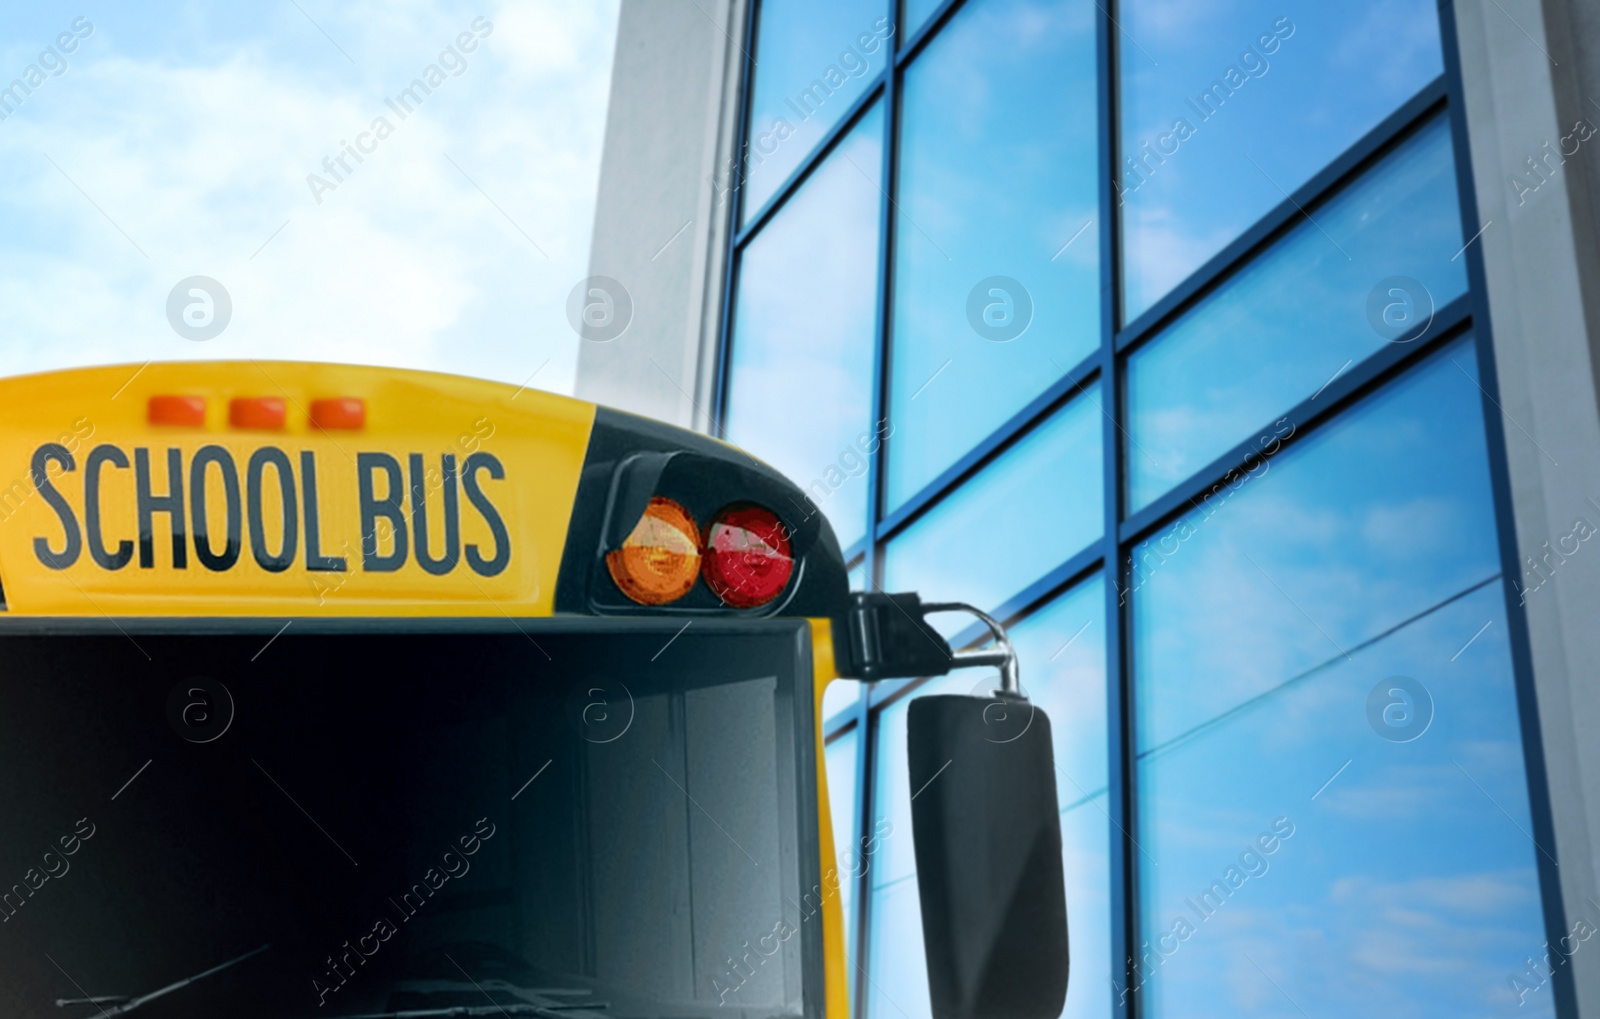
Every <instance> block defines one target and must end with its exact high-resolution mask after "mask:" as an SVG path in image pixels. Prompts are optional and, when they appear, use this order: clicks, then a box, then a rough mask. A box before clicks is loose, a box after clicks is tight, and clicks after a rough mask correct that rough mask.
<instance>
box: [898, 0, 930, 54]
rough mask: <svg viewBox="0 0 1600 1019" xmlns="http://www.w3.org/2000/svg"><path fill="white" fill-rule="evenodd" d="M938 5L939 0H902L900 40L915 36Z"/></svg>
mask: <svg viewBox="0 0 1600 1019" xmlns="http://www.w3.org/2000/svg"><path fill="white" fill-rule="evenodd" d="M939 3H940V0H904V2H903V3H901V5H900V9H901V11H902V12H903V13H902V14H901V17H900V31H901V33H902V40H904V39H909V38H911V37H912V36H914V35H916V34H917V29H919V28H921V27H922V23H923V22H925V21H927V20H928V16H929V15H930V14H932V13H933V12H934V11H936V10H938V9H939ZM902 45H904V42H903V41H902Z"/></svg>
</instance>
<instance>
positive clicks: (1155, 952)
mask: <svg viewBox="0 0 1600 1019" xmlns="http://www.w3.org/2000/svg"><path fill="white" fill-rule="evenodd" d="M1481 401H1482V394H1481V392H1480V390H1479V388H1478V385H1477V382H1476V372H1475V366H1474V361H1473V354H1472V348H1471V345H1470V341H1469V342H1463V343H1458V344H1455V345H1452V346H1451V347H1449V348H1447V349H1446V350H1445V351H1443V352H1441V354H1439V355H1437V356H1435V357H1433V358H1431V359H1430V360H1428V361H1427V362H1425V363H1424V364H1423V365H1421V366H1420V367H1418V368H1416V369H1414V370H1413V371H1412V372H1411V373H1410V374H1408V375H1407V376H1405V377H1403V378H1402V379H1401V380H1399V381H1398V382H1396V383H1393V384H1391V385H1389V386H1387V387H1386V388H1385V389H1383V390H1381V391H1379V392H1378V393H1377V394H1376V395H1374V396H1373V397H1370V398H1368V399H1367V400H1366V401H1364V402H1363V403H1362V404H1360V405H1358V406H1357V407H1356V408H1354V409H1353V410H1352V411H1350V412H1349V413H1348V414H1347V415H1346V416H1345V417H1343V418H1341V419H1339V420H1337V421H1335V422H1333V423H1332V424H1330V425H1329V426H1327V427H1326V428H1325V429H1324V430H1323V431H1321V432H1320V433H1319V434H1317V435H1316V436H1314V437H1311V438H1309V439H1308V440H1307V441H1306V443H1305V445H1304V446H1302V447H1300V448H1297V449H1294V450H1291V451H1288V452H1286V453H1284V454H1283V455H1282V457H1281V459H1280V460H1278V461H1275V462H1274V465H1273V468H1272V470H1271V472H1270V473H1269V474H1267V475H1265V476H1262V477H1258V478H1256V479H1253V480H1249V481H1247V482H1245V483H1244V484H1243V485H1241V487H1240V489H1239V491H1238V492H1237V493H1235V494H1233V495H1232V496H1231V497H1230V498H1229V499H1228V501H1227V502H1226V503H1224V504H1222V505H1221V506H1220V507H1219V508H1217V509H1216V510H1215V512H1214V513H1213V514H1212V515H1211V516H1210V517H1209V518H1202V517H1201V516H1200V515H1199V514H1198V513H1197V514H1194V515H1192V516H1191V517H1190V518H1188V523H1189V525H1190V526H1189V527H1187V528H1185V529H1184V530H1183V532H1182V533H1178V532H1174V533H1173V534H1172V535H1171V539H1172V540H1171V541H1170V542H1169V543H1168V545H1167V546H1166V547H1165V548H1164V549H1162V551H1161V552H1159V553H1158V555H1162V554H1164V559H1162V560H1161V561H1159V562H1157V561H1156V560H1155V559H1152V560H1151V562H1150V563H1149V568H1150V569H1152V570H1154V572H1152V573H1149V574H1148V575H1146V576H1144V577H1143V578H1142V580H1141V578H1139V577H1138V573H1137V570H1138V564H1137V562H1136V565H1135V570H1136V574H1135V578H1136V583H1138V584H1139V586H1138V589H1137V590H1136V591H1135V592H1134V596H1133V597H1134V601H1133V610H1134V611H1133V626H1134V634H1133V637H1134V640H1133V661H1134V664H1135V666H1136V675H1135V683H1136V687H1135V689H1136V696H1135V701H1136V704H1137V705H1138V725H1137V734H1138V740H1137V755H1138V765H1137V782H1138V788H1139V790H1140V799H1139V845H1140V853H1141V856H1140V858H1139V863H1140V868H1139V872H1140V875H1141V887H1142V894H1141V920H1140V922H1141V928H1140V939H1141V947H1140V963H1139V975H1138V982H1137V986H1138V988H1139V991H1138V993H1139V995H1140V997H1141V998H1142V1000H1143V1002H1144V1006H1145V1008H1146V1010H1147V1014H1149V1015H1151V1016H1155V1017H1166V1016H1174V1017H1176V1016H1182V1017H1184V1019H1193V1017H1201V1019H1205V1017H1210V1016H1218V1017H1221V1016H1227V1017H1230V1019H1232V1017H1240V1016H1245V1017H1250V1016H1263V1017H1265V1016H1280V1015H1291V1014H1295V1011H1294V1009H1295V1006H1296V1005H1298V1006H1300V1007H1302V1008H1310V1009H1314V1010H1316V1011H1318V1012H1319V1014H1328V1015H1340V1016H1348V1017H1366V1016H1372V1017H1379V1016H1382V1017H1390V1016H1395V1015H1468V1014H1488V1013H1489V1012H1491V1011H1496V1010H1500V1011H1503V1010H1504V1009H1506V1008H1507V1007H1511V1006H1510V1005H1509V1004H1508V1003H1509V1002H1510V997H1509V996H1508V995H1507V987H1508V986H1509V979H1508V978H1509V977H1511V976H1513V975H1515V974H1518V973H1521V972H1522V971H1523V969H1524V961H1525V959H1526V958H1527V956H1528V954H1529V952H1530V951H1532V950H1534V949H1530V946H1534V948H1535V949H1536V948H1537V946H1539V945H1541V944H1542V943H1543V941H1544V932H1543V925H1542V917H1541V910H1540V899H1539V889H1538V880H1537V875H1536V867H1537V862H1538V854H1539V853H1541V852H1542V850H1541V849H1540V848H1539V847H1537V846H1536V845H1535V844H1534V843H1533V842H1532V840H1531V838H1530V836H1529V834H1528V833H1529V832H1531V831H1532V830H1533V829H1532V824H1531V822H1530V820H1529V804H1528V794H1527V785H1526V782H1527V779H1526V775H1525V773H1524V767H1523V756H1522V753H1523V752H1522V742H1521V738H1520V732H1519V728H1518V722H1517V705H1516V699H1515V691H1514V688H1513V677H1512V669H1511V660H1510V654H1509V651H1508V649H1507V645H1506V642H1505V637H1506V621H1505V615H1504V612H1505V593H1504V588H1503V583H1504V581H1503V579H1502V578H1501V577H1500V574H1499V569H1500V567H1499V562H1498V559H1497V554H1496V542H1495V530H1494V519H1493V510H1492V507H1491V502H1492V500H1491V493H1490V486H1489V478H1488V471H1487V463H1488V451H1487V449H1486V446H1485V438H1484V429H1483V420H1482V415H1481V411H1480V407H1481ZM1156 547H1158V548H1160V545H1159V543H1157V546H1156ZM1128 990H1129V989H1127V988H1123V989H1122V993H1127V992H1128ZM1549 1002H1550V998H1549V996H1548V995H1546V996H1545V997H1544V998H1543V999H1542V1000H1536V999H1534V998H1531V997H1530V998H1529V999H1528V1001H1527V1005H1526V1006H1525V1008H1527V1009H1529V1014H1531V1015H1539V1016H1548V1015H1551V1014H1552V1012H1551V1009H1550V1005H1549ZM1291 1003H1293V1004H1291Z"/></svg>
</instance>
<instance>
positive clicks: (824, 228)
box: [726, 110, 889, 547]
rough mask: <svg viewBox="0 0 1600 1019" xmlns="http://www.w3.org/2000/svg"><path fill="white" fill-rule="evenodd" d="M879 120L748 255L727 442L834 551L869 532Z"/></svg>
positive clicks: (877, 431) (832, 160)
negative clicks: (780, 478) (786, 488)
mask: <svg viewBox="0 0 1600 1019" xmlns="http://www.w3.org/2000/svg"><path fill="white" fill-rule="evenodd" d="M882 152H883V117H882V114H881V112H879V111H878V110H874V111H873V112H871V113H869V114H868V115H867V116H866V117H865V118H864V119H863V120H862V122H861V123H860V124H858V125H856V127H855V129H854V130H853V131H851V132H850V136H849V137H848V138H846V139H845V140H844V142H843V143H842V144H841V146H840V147H839V149H838V150H837V151H835V152H834V153H833V154H832V155H830V156H829V157H828V160H827V162H826V163H824V164H823V165H822V166H821V167H820V168H818V170H817V172H816V174H815V175H814V176H812V177H811V179H810V180H808V181H806V184H805V186H804V187H803V188H801V189H800V191H799V192H798V193H796V194H795V196H794V197H793V198H792V199H790V200H789V202H788V204H786V205H785V206H784V208H783V211H782V212H781V213H779V215H778V216H777V217H776V218H775V219H774V220H773V221H772V222H771V223H769V224H768V225H767V226H766V228H765V229H763V230H762V231H761V234H760V235H759V236H758V237H756V239H755V240H753V241H752V242H751V243H750V245H749V246H748V247H746V248H745V250H744V255H743V258H742V259H741V261H740V265H739V291H738V296H737V298H736V300H735V303H734V319H733V349H732V352H731V355H730V358H729V366H728V371H729V388H728V412H727V420H726V429H727V437H728V441H729V442H732V443H734V444H735V445H737V446H741V447H743V448H744V449H747V450H749V451H750V452H752V453H754V454H756V455H757V456H759V457H761V458H762V459H764V460H766V461H767V462H768V463H770V464H772V465H773V466H774V467H776V468H777V469H778V470H780V471H782V472H783V473H784V474H785V475H786V476H787V477H789V478H790V479H791V480H792V481H794V482H795V483H796V484H798V485H800V486H801V487H803V488H804V489H805V490H806V494H807V495H808V496H809V497H810V499H811V501H812V503H813V504H814V505H815V506H817V507H818V508H820V509H821V511H822V512H823V513H824V514H826V515H827V517H828V520H829V522H830V523H832V524H833V529H834V533H835V534H837V535H838V537H839V543H840V544H841V545H844V546H845V547H849V546H850V545H851V544H852V543H854V542H856V541H858V540H859V539H860V538H861V537H862V535H864V534H865V533H866V526H867V522H866V521H867V517H866V514H867V481H866V478H867V458H868V457H871V456H875V455H877V450H878V447H879V443H880V441H881V436H882V435H886V434H888V433H889V429H888V428H887V427H884V428H876V427H874V425H873V422H872V344H873V337H874V336H875V335H876V332H877V330H876V325H875V315H876V312H877V294H878V290H877V286H876V284H875V283H874V277H875V274H876V272H877V265H878V254H877V252H878V223H879V213H878V207H879V203H880V202H881V201H882V200H883V195H882V192H881V191H879V190H878V182H877V174H878V170H879V160H880V159H881V156H882Z"/></svg>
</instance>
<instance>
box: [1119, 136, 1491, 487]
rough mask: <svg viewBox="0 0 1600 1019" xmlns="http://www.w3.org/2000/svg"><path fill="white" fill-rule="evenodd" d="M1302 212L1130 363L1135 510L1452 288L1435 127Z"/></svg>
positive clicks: (1454, 263)
mask: <svg viewBox="0 0 1600 1019" xmlns="http://www.w3.org/2000/svg"><path fill="white" fill-rule="evenodd" d="M1311 214H1312V215H1313V216H1314V217H1315V219H1314V221H1312V222H1302V223H1301V224H1300V225H1299V226H1297V227H1295V228H1294V229H1293V230H1292V231H1291V232H1290V233H1288V234H1287V235H1285V236H1284V237H1283V238H1282V240H1280V241H1278V242H1277V243H1276V244H1274V245H1273V246H1272V248H1271V249H1270V250H1268V251H1267V252H1266V253H1265V254H1264V255H1262V256H1261V257H1260V258H1258V259H1257V260H1256V261H1254V262H1252V263H1251V264H1250V265H1249V266H1247V267H1246V268H1245V269H1244V270H1242V271H1241V272H1240V273H1239V274H1238V275H1236V276H1234V277H1232V278H1231V279H1229V280H1228V281H1227V282H1226V283H1224V284H1223V285H1222V286H1221V288H1219V289H1218V290H1216V291H1215V292H1213V293H1212V294H1211V295H1210V296H1208V297H1207V298H1205V299H1204V300H1203V301H1201V302H1200V303H1199V304H1198V305H1196V306H1195V308H1194V309H1193V310H1191V311H1189V312H1187V313H1186V314H1185V315H1184V316H1183V317H1182V318H1181V319H1179V320H1178V322H1177V323H1176V324H1175V325H1173V326H1172V327H1171V328H1169V329H1168V330H1167V331H1166V332H1165V333H1163V334H1162V335H1161V336H1159V337H1157V338H1156V339H1154V340H1153V341H1152V342H1151V343H1149V344H1146V345H1145V346H1144V347H1143V348H1141V349H1140V350H1139V351H1137V352H1136V353H1135V354H1134V355H1133V357H1132V358H1130V360H1129V363H1128V416H1129V433H1130V436H1131V438H1132V442H1131V443H1130V444H1129V453H1128V458H1127V460H1128V464H1127V466H1128V488H1129V498H1130V501H1131V503H1132V505H1133V507H1134V508H1135V509H1138V508H1141V507H1143V506H1145V505H1147V504H1148V503H1149V502H1150V501H1151V500H1153V499H1155V498H1157V497H1159V496H1160V495H1162V494H1163V493H1165V492H1166V491H1167V489H1169V488H1171V487H1172V486H1173V485H1174V484H1176V483H1177V482H1179V481H1181V480H1183V479H1184V478H1186V477H1188V476H1189V475H1191V474H1193V473H1194V472H1195V471H1197V470H1199V469H1200V468H1202V467H1204V466H1206V465H1207V464H1209V463H1210V462H1211V461H1212V460H1214V459H1215V458H1216V457H1218V456H1220V455H1222V454H1223V453H1225V452H1227V450H1229V449H1230V448H1232V447H1233V446H1234V445H1235V444H1237V443H1238V442H1239V441H1240V440H1241V439H1245V438H1247V437H1248V436H1249V432H1250V430H1251V429H1252V428H1260V427H1262V426H1265V425H1267V423H1268V422H1270V421H1271V420H1272V419H1273V416H1274V415H1276V414H1279V413H1281V412H1282V411H1284V410H1286V409H1288V408H1289V407H1291V406H1293V405H1294V404H1295V403H1298V402H1299V401H1300V400H1303V399H1306V398H1307V397H1310V396H1312V395H1313V394H1315V393H1316V392H1318V390H1319V389H1320V388H1321V387H1323V386H1324V385H1326V384H1327V383H1328V382H1329V381H1330V380H1331V379H1332V378H1333V377H1334V376H1335V375H1338V374H1341V373H1342V372H1343V371H1344V370H1345V369H1346V368H1348V367H1350V365H1351V364H1352V363H1355V362H1359V361H1360V360H1362V359H1363V358H1365V357H1368V356H1369V355H1371V354H1373V353H1376V352H1377V351H1378V350H1380V349H1382V348H1383V347H1384V346H1385V345H1387V344H1388V343H1389V342H1391V341H1393V340H1401V341H1404V342H1410V341H1412V340H1414V339H1415V338H1416V334H1417V331H1418V330H1419V329H1420V328H1421V327H1422V325H1423V324H1424V323H1425V322H1426V321H1427V319H1428V318H1429V317H1430V316H1431V314H1432V313H1433V311H1435V310H1436V309H1437V308H1439V307H1441V306H1443V305H1445V304H1447V303H1449V302H1450V301H1452V300H1454V299H1455V298H1456V297H1459V296H1460V295H1461V294H1462V293H1464V292H1465V291H1466V288H1467V274H1466V260H1465V259H1460V258H1456V259H1452V256H1454V255H1455V254H1457V253H1458V252H1459V251H1460V250H1461V242H1462V237H1461V208H1460V206H1459V205H1458V204H1457V195H1456V182H1455V161H1454V159H1453V158H1452V156H1451V147H1450V128H1449V125H1448V124H1447V123H1446V122H1445V121H1444V120H1443V119H1442V118H1441V119H1440V120H1436V121H1434V122H1433V123H1431V124H1429V125H1428V126H1427V127H1425V128H1424V129H1423V130H1422V131H1421V132H1420V133H1419V134H1417V135H1416V136H1414V137H1413V138H1411V139H1410V140H1409V141H1407V142H1406V143H1405V144H1403V145H1402V146H1400V148H1399V149H1397V150H1396V151H1395V152H1393V153H1392V154H1390V155H1389V156H1388V157H1386V158H1385V159H1384V160H1383V161H1382V162H1381V163H1379V164H1378V165H1377V166H1376V167H1375V168H1374V169H1373V170H1372V172H1371V173H1369V174H1368V175H1367V176H1366V177H1364V178H1362V179H1361V180H1359V181H1357V182H1356V183H1355V184H1354V185H1352V186H1351V187H1350V188H1349V189H1348V190H1347V191H1345V192H1343V193H1342V194H1340V195H1338V196H1337V197H1335V198H1334V199H1333V200H1332V201H1330V202H1328V203H1327V204H1326V205H1324V206H1323V207H1321V208H1319V209H1314V210H1312V213H1311ZM1374 302H1375V303H1374ZM1411 323H1416V327H1415V328H1408V326H1409V325H1410V324H1411Z"/></svg>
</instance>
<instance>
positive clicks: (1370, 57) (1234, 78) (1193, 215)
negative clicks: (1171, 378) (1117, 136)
mask: <svg viewBox="0 0 1600 1019" xmlns="http://www.w3.org/2000/svg"><path fill="white" fill-rule="evenodd" d="M1436 7H1437V5H1436V4H1435V3H1434V2H1433V0H1350V2H1347V3H1340V4H1310V5H1296V7H1295V8H1294V10H1293V11H1292V12H1286V10H1285V8H1284V7H1283V5H1281V4H1272V3H1267V2H1265V0H1192V2H1185V3H1181V4H1178V3H1168V2H1166V0H1126V2H1124V3H1120V4H1118V5H1117V19H1118V22H1119V23H1120V26H1121V32H1120V33H1119V35H1118V39H1117V44H1118V47H1119V53H1120V57H1121V60H1120V66H1121V69H1122V71H1121V93H1120V108H1121V111H1122V123H1121V139H1122V155H1123V156H1124V157H1125V161H1124V163H1123V164H1122V166H1121V167H1120V168H1119V170H1118V174H1117V177H1118V182H1117V184H1118V193H1119V203H1120V205H1121V214H1122V223H1123V229H1124V237H1123V270H1124V285H1123V307H1124V313H1125V314H1124V318H1125V319H1126V320H1131V319H1133V318H1135V317H1137V316H1138V315H1139V314H1140V313H1141V312H1143V311H1144V310H1145V309H1147V308H1149V307H1150V305H1152V304H1154V303H1155V302H1156V301H1158V300H1160V299H1161V298H1162V297H1163V296H1165V295H1166V293H1167V292H1168V291H1169V290H1171V289H1172V288H1173V286H1175V285H1176V284H1177V283H1179V282H1180V281H1181V280H1183V279H1184V278H1185V277H1187V276H1188V275H1189V274H1190V273H1192V272H1194V271H1195V270H1196V269H1198V268H1200V266H1201V265H1203V264H1204V263H1205V262H1206V260H1207V259H1209V258H1211V257H1212V256H1213V255H1215V254H1217V253H1218V252H1220V251H1221V250H1222V249H1223V248H1224V247H1226V246H1227V245H1228V243H1229V242H1230V241H1232V240H1233V239H1234V238H1236V237H1238V236H1239V235H1240V234H1241V233H1243V232H1244V230H1245V229H1246V228H1248V227H1249V226H1250V224H1252V223H1254V222H1255V221H1256V220H1258V219H1260V218H1261V216H1262V215H1264V214H1265V213H1266V212H1267V211H1268V210H1270V209H1271V208H1273V207H1274V206H1276V205H1278V204H1279V203H1281V202H1283V201H1284V199H1285V198H1286V197H1287V195H1288V194H1289V193H1291V192H1293V191H1294V190H1295V189H1296V188H1298V187H1300V186H1301V185H1302V184H1304V183H1305V182H1306V181H1308V180H1310V179H1311V178H1312V177H1313V176H1314V175H1315V174H1316V173H1317V172H1318V171H1320V170H1321V169H1322V168H1323V167H1325V166H1327V165H1328V164H1329V163H1330V162H1332V161H1333V160H1334V159H1335V158H1336V157H1337V156H1338V155H1339V153H1341V152H1343V151H1344V150H1345V149H1346V148H1348V147H1349V146H1350V145H1351V144H1353V143H1354V142H1355V141H1356V140H1357V139H1359V138H1360V137H1361V136H1362V135H1364V134H1366V133H1367V132H1368V131H1370V130H1371V129H1372V128H1374V127H1376V126H1377V125H1378V124H1379V122H1381V121H1382V120H1383V118H1385V117H1387V116H1388V115H1389V114H1390V113H1392V112H1394V110H1395V109H1397V108H1398V107H1399V106H1401V105H1402V104H1403V103H1404V102H1405V101H1406V100H1407V99H1409V98H1411V96H1413V95H1414V94H1416V92H1418V91H1419V90H1420V89H1421V88H1422V87H1423V86H1425V85H1426V84H1428V83H1429V82H1430V81H1432V80H1433V79H1434V78H1436V77H1437V76H1438V75H1439V74H1440V73H1441V72H1442V70H1443V63H1442V57H1441V51H1440V46H1439V19H1438V13H1437V10H1436Z"/></svg>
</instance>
